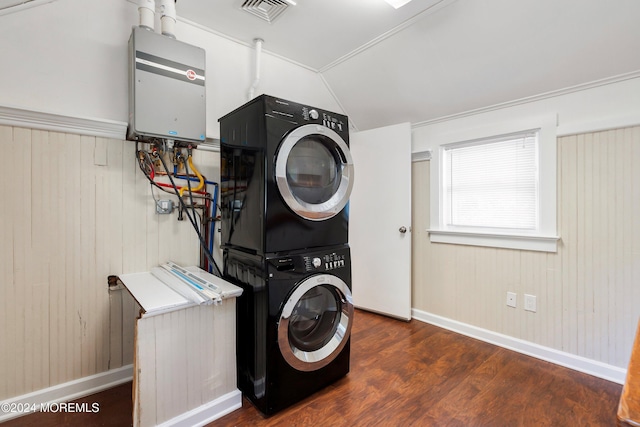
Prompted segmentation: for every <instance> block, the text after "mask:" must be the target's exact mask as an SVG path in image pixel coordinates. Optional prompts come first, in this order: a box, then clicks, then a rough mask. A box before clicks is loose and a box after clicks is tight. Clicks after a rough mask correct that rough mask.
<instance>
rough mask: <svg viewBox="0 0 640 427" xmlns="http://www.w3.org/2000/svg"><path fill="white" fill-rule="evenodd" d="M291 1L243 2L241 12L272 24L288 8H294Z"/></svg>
mask: <svg viewBox="0 0 640 427" xmlns="http://www.w3.org/2000/svg"><path fill="white" fill-rule="evenodd" d="M295 5H296V3H295V2H294V1H292V0H245V1H244V3H242V10H245V11H247V12H249V13H250V14H252V15H254V16H257V17H258V18H260V19H263V20H265V21H267V22H273V20H274V19H276V18H277V17H278V16H280V15H281V14H282V12H284V11H285V10H286V9H287V8H288V7H289V6H295Z"/></svg>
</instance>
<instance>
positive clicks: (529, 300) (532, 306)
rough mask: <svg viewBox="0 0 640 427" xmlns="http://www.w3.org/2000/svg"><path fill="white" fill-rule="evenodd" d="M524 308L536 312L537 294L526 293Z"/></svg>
mask: <svg viewBox="0 0 640 427" xmlns="http://www.w3.org/2000/svg"><path fill="white" fill-rule="evenodd" d="M524 309H525V310H527V311H533V312H534V313H535V312H536V309H537V304H536V296H535V295H529V294H524Z"/></svg>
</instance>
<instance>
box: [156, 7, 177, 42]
mask: <svg viewBox="0 0 640 427" xmlns="http://www.w3.org/2000/svg"><path fill="white" fill-rule="evenodd" d="M160 25H161V27H162V35H163V36H167V37H171V38H172V39H175V38H176V2H175V0H160Z"/></svg>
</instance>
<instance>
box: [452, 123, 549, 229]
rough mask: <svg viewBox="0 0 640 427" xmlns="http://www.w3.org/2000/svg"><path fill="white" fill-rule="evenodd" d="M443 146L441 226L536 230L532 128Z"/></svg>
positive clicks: (534, 134) (535, 148)
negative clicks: (511, 133) (442, 218)
mask: <svg viewBox="0 0 640 427" xmlns="http://www.w3.org/2000/svg"><path fill="white" fill-rule="evenodd" d="M443 148H444V151H443V165H442V169H443V183H444V189H443V195H444V203H443V210H444V212H443V213H444V225H445V228H446V229H451V230H473V231H484V232H495V231H499V232H505V233H509V232H520V233H532V232H536V231H537V230H538V229H539V222H538V218H539V215H538V208H539V200H538V160H537V153H538V131H537V130H535V131H527V132H522V133H518V134H513V135H505V136H500V137H494V138H488V139H482V140H478V141H471V142H464V143H454V144H449V145H447V146H445V147H443Z"/></svg>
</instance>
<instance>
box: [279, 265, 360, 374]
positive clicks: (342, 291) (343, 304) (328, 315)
mask: <svg viewBox="0 0 640 427" xmlns="http://www.w3.org/2000/svg"><path fill="white" fill-rule="evenodd" d="M352 323H353V301H352V299H351V291H350V290H349V288H348V286H347V285H346V283H344V281H342V280H341V279H339V278H338V277H336V276H332V275H330V274H319V275H315V276H310V277H309V278H307V279H305V280H304V281H302V282H301V283H300V284H299V285H298V286H297V287H296V288H295V289H294V291H293V292H292V293H291V295H290V297H289V299H288V300H287V302H286V303H285V305H284V308H283V309H282V313H281V314H280V321H279V322H278V346H279V347H280V352H281V353H282V356H284V358H285V360H286V361H287V362H288V363H289V365H291V366H292V367H294V368H295V369H297V370H299V371H305V372H308V371H315V370H317V369H320V368H323V367H325V366H327V365H328V364H329V363H331V361H333V360H334V359H335V358H336V357H337V356H338V355H339V354H340V352H341V351H342V349H343V348H344V346H345V345H346V344H347V341H348V340H349V336H350V335H351V325H352Z"/></svg>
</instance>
